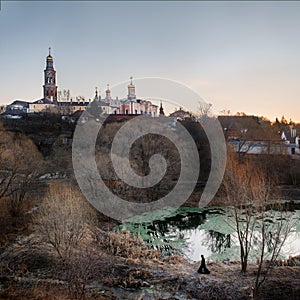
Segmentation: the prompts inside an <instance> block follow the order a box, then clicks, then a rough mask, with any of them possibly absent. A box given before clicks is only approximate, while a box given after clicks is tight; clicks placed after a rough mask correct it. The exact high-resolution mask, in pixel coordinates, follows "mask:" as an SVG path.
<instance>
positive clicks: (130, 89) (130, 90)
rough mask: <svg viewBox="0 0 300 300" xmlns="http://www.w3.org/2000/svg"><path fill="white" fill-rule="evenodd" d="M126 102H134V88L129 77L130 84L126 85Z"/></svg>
mask: <svg viewBox="0 0 300 300" xmlns="http://www.w3.org/2000/svg"><path fill="white" fill-rule="evenodd" d="M127 99H128V100H135V99H136V96H135V86H134V84H133V83H132V76H131V77H130V84H129V85H128V95H127Z"/></svg>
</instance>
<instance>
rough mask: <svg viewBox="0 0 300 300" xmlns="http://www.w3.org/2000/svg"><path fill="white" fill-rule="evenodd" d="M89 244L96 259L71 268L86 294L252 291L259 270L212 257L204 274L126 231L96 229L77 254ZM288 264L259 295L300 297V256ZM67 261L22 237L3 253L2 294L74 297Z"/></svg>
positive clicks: (205, 295)
mask: <svg viewBox="0 0 300 300" xmlns="http://www.w3.org/2000/svg"><path fill="white" fill-rule="evenodd" d="M87 248H88V253H89V257H90V258H91V259H92V260H91V261H90V262H88V261H87V260H85V259H83V260H82V261H80V260H79V262H80V263H79V264H77V265H76V268H75V269H74V268H73V273H74V274H77V275H78V277H79V280H81V281H79V286H80V284H84V290H85V299H88V300H89V299H98V300H100V299H101V300H112V299H139V300H142V299H178V300H183V299H251V297H252V287H253V285H254V280H255V276H256V270H257V266H256V265H254V264H251V265H249V268H248V272H247V274H245V275H242V274H241V273H240V265H239V263H238V262H231V263H227V262H218V261H214V262H212V261H209V260H208V261H207V267H208V268H209V270H210V271H211V273H210V275H201V274H198V273H197V272H196V271H197V269H198V266H199V262H195V263H191V262H189V261H187V260H186V259H184V258H183V257H180V256H169V257H163V256H161V255H160V254H159V253H158V252H157V251H154V250H150V249H147V247H146V246H145V245H144V244H143V242H142V241H141V240H139V239H136V238H132V236H131V235H129V233H127V232H125V231H123V232H121V233H118V234H117V235H114V234H113V235H112V236H110V237H109V233H105V232H102V231H98V233H97V234H96V235H95V236H94V237H93V238H89V239H88V240H85V242H84V244H82V247H80V248H78V250H77V251H78V253H77V254H78V256H77V257H78V258H79V257H81V258H86V257H87V256H86V253H87V252H86V251H87ZM77 254H76V255H77ZM84 255H85V256H84ZM290 264H291V265H290V266H288V265H286V266H274V267H273V270H272V271H273V272H272V274H271V276H270V278H269V280H268V282H267V283H266V284H265V285H264V287H263V289H262V293H261V296H260V299H299V297H300V287H299V280H300V268H299V266H300V257H297V258H295V259H294V260H293V261H292V260H290ZM63 267H64V263H63V262H62V261H61V260H60V259H59V258H58V257H57V255H56V254H55V252H54V251H53V249H52V248H51V247H49V245H45V244H41V243H40V242H39V241H38V239H37V237H36V236H35V235H34V234H31V235H30V236H26V237H23V238H19V239H18V240H17V241H16V242H15V243H13V244H12V245H10V246H9V247H8V248H7V249H6V250H5V251H4V252H3V253H2V255H1V263H0V299H11V300H17V299H18V300H19V299H49V300H50V299H51V300H55V299H60V300H63V299H76V297H75V296H74V295H75V294H74V293H73V296H70V289H71V290H72V288H73V292H74V288H75V286H76V282H71V283H72V284H70V280H69V279H70V277H68V276H67V275H68V274H65V273H64V272H63ZM87 271H89V272H88V273H86V272H87ZM69 275H70V274H69ZM86 275H87V276H86ZM84 278H85V279H84ZM77 284H78V282H77ZM75 292H76V291H75ZM77 292H78V291H77ZM77 296H78V294H77Z"/></svg>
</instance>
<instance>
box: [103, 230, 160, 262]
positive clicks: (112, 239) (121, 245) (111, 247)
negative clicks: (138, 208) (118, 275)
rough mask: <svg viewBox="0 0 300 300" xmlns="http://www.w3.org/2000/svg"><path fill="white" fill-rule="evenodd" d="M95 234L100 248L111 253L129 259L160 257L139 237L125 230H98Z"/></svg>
mask: <svg viewBox="0 0 300 300" xmlns="http://www.w3.org/2000/svg"><path fill="white" fill-rule="evenodd" d="M97 236H98V241H99V243H100V245H101V246H102V248H103V249H106V251H107V253H109V254H111V255H114V256H120V257H124V258H129V259H158V258H159V257H160V253H159V251H157V250H152V249H149V247H148V246H147V245H146V244H145V242H144V241H143V240H142V239H141V238H139V237H137V236H135V235H134V234H132V233H130V232H128V231H127V230H122V231H110V232H108V233H106V232H103V231H99V232H98V235H97Z"/></svg>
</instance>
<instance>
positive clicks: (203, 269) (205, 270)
mask: <svg viewBox="0 0 300 300" xmlns="http://www.w3.org/2000/svg"><path fill="white" fill-rule="evenodd" d="M198 273H200V274H209V273H210V272H209V270H208V269H207V268H206V265H205V258H204V256H203V255H201V265H200V267H199V269H198Z"/></svg>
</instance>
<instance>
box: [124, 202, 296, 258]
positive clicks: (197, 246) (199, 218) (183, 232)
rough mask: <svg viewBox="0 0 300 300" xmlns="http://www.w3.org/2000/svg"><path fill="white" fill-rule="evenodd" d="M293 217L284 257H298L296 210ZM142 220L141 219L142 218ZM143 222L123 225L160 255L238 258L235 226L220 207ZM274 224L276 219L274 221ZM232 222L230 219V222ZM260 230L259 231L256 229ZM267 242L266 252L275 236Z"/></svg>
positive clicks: (182, 211) (255, 243)
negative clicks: (292, 226) (175, 254)
mask: <svg viewBox="0 0 300 300" xmlns="http://www.w3.org/2000/svg"><path fill="white" fill-rule="evenodd" d="M292 214H293V217H295V220H297V222H298V225H297V224H296V227H295V228H293V232H292V233H291V234H290V235H289V236H288V238H287V240H286V242H285V244H284V247H283V249H282V250H283V251H282V252H283V255H284V256H289V255H297V254H300V234H299V220H300V213H299V210H298V211H295V212H294V213H292ZM142 219H143V218H142ZM145 219H147V222H145V223H142V224H141V223H140V222H139V223H135V222H129V223H126V228H127V229H128V230H130V231H132V232H135V233H137V234H138V235H139V236H140V237H142V238H143V240H144V241H146V242H147V243H148V245H149V246H151V247H152V248H155V249H159V250H160V251H161V252H162V253H163V254H174V253H179V252H180V253H181V254H184V255H185V256H186V257H187V258H189V259H191V260H197V261H198V260H199V259H200V255H201V254H204V255H205V256H206V257H211V258H212V259H232V260H236V259H239V248H238V241H237V237H236V234H235V230H234V224H230V213H228V212H226V211H225V210H224V209H221V208H213V209H203V208H202V209H198V210H195V209H191V210H189V209H187V208H184V209H180V210H179V211H178V212H177V214H174V215H172V216H170V217H165V218H162V217H160V219H159V220H155V219H154V220H153V221H151V218H150V219H149V215H147V217H146V218H145ZM274 220H275V221H276V218H275V219H274ZM231 221H232V220H231ZM257 230H258V231H259V228H257ZM258 237H259V235H258V234H257V236H255V234H254V240H253V250H256V251H253V253H254V257H255V255H256V254H255V252H257V251H259V247H260V240H259V239H258ZM266 240H267V244H266V245H267V247H266V248H267V251H268V252H271V251H272V249H273V247H274V244H275V242H276V235H274V234H273V232H272V231H271V230H270V231H269V234H268V236H267V237H266Z"/></svg>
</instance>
